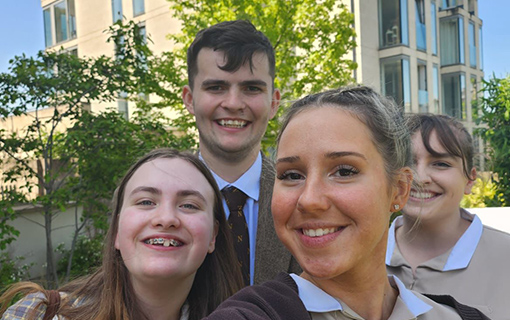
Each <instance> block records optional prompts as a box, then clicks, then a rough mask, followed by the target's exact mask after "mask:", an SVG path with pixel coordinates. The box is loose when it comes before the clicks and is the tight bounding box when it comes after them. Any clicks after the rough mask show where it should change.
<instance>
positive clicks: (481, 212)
mask: <svg viewBox="0 0 510 320" xmlns="http://www.w3.org/2000/svg"><path fill="white" fill-rule="evenodd" d="M466 210H467V211H469V212H471V213H474V214H476V215H477V216H478V217H479V218H480V220H482V223H483V224H485V225H487V226H490V227H493V228H495V229H498V230H502V231H505V232H508V233H510V207H501V208H467V209H466Z"/></svg>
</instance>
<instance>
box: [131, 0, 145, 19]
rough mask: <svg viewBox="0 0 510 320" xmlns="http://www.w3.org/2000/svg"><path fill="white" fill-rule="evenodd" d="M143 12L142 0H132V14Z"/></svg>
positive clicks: (143, 3) (137, 14)
mask: <svg viewBox="0 0 510 320" xmlns="http://www.w3.org/2000/svg"><path fill="white" fill-rule="evenodd" d="M143 13H145V2H144V0H133V16H134V17H136V16H139V15H141V14H143Z"/></svg>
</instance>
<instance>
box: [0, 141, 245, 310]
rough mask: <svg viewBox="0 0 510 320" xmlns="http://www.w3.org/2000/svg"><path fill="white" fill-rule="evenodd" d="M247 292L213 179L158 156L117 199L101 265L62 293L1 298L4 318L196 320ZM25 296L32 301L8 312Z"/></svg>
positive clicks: (29, 290)
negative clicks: (226, 301) (232, 295)
mask: <svg viewBox="0 0 510 320" xmlns="http://www.w3.org/2000/svg"><path fill="white" fill-rule="evenodd" d="M241 286H242V280H241V275H240V271H239V270H238V268H237V263H236V260H235V253H234V251H233V248H232V245H231V240H230V230H229V229H228V226H227V223H226V220H225V214H224V212H223V208H222V205H221V195H220V193H219V190H218V187H217V185H216V182H215V180H214V178H213V177H212V175H211V173H210V172H209V170H208V169H207V168H206V167H205V165H204V164H203V163H202V162H201V161H200V160H199V159H197V158H196V157H195V156H194V155H191V154H188V153H181V152H178V151H175V150H170V149H158V150H154V151H152V152H150V153H148V154H147V155H145V156H143V157H142V158H141V159H140V160H138V161H137V162H136V163H135V164H134V165H133V166H132V167H131V168H130V169H129V170H128V171H127V173H126V175H125V176H124V178H123V179H122V180H121V182H120V185H119V187H118V188H117V190H116V192H115V195H114V199H113V213H112V221H111V225H110V228H109V230H108V234H107V236H106V240H105V246H104V255H103V263H102V266H101V267H100V268H99V269H98V270H97V271H96V272H95V273H94V274H92V275H90V276H87V277H84V278H81V279H78V280H75V281H72V282H70V283H68V284H66V285H64V286H63V287H61V288H59V290H58V291H46V290H44V289H43V288H42V287H40V286H39V285H37V284H35V283H30V282H28V283H27V282H25V283H19V284H16V285H14V286H13V287H11V288H10V289H9V290H7V291H6V292H5V293H4V295H3V296H2V297H1V298H0V303H1V309H0V314H3V317H2V319H43V318H44V315H45V313H47V312H48V313H52V314H55V315H57V316H58V319H83V320H85V319H87V320H89V319H105V320H106V319H108V320H109V319H133V320H134V319H136V320H138V319H147V320H153V319H175V320H178V319H181V320H184V319H186V320H197V319H201V318H203V317H204V316H206V315H207V314H209V313H210V312H212V311H213V310H214V308H216V306H218V305H219V303H220V302H221V301H223V300H224V299H226V298H227V297H228V296H230V295H231V294H233V293H234V292H236V291H237V290H238V289H239V288H240V287H241ZM56 292H57V294H56V295H55V293H56ZM19 293H25V294H28V295H26V296H25V297H24V298H23V299H22V300H20V301H18V302H17V303H15V304H14V305H13V306H11V307H10V308H8V309H7V311H6V308H7V307H8V304H9V303H10V302H11V300H12V299H13V298H14V297H15V296H16V295H17V294H19ZM4 312H5V313H4Z"/></svg>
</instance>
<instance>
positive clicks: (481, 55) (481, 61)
mask: <svg viewBox="0 0 510 320" xmlns="http://www.w3.org/2000/svg"><path fill="white" fill-rule="evenodd" d="M482 43H483V42H482V26H480V29H478V51H479V54H478V56H479V57H480V70H483V50H482V48H483V45H482Z"/></svg>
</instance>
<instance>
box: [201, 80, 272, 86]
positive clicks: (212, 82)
mask: <svg viewBox="0 0 510 320" xmlns="http://www.w3.org/2000/svg"><path fill="white" fill-rule="evenodd" d="M239 84H240V85H241V86H243V87H246V86H260V87H267V83H266V82H265V81H263V80H246V81H241V82H240V83H239ZM212 85H216V86H218V85H221V86H230V85H231V83H230V82H228V81H225V80H219V79H209V80H204V82H202V84H201V87H208V86H212Z"/></svg>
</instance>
